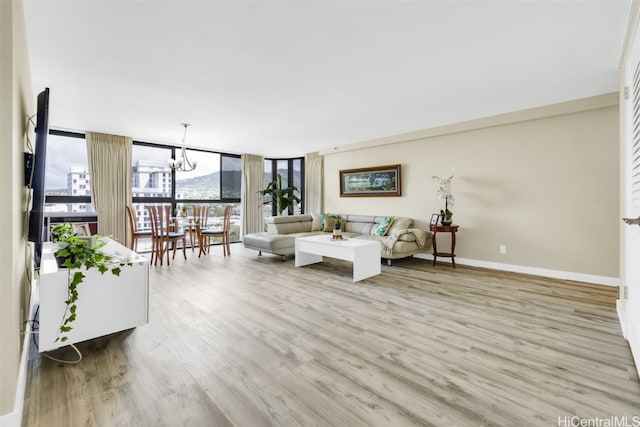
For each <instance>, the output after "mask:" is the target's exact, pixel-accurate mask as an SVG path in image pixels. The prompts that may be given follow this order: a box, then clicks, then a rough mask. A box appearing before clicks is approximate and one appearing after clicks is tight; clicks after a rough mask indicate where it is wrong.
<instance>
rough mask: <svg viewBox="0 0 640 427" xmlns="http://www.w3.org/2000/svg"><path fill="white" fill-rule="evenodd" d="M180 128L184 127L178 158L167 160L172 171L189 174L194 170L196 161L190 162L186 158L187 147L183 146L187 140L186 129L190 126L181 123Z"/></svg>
mask: <svg viewBox="0 0 640 427" xmlns="http://www.w3.org/2000/svg"><path fill="white" fill-rule="evenodd" d="M180 126H184V135H182V149H181V151H180V157H177V158H175V159H169V167H170V168H171V170H173V171H179V172H191V171H192V170H194V169H195V168H196V164H197V163H198V162H197V161H195V160H194V161H190V160H189V159H188V158H187V146H186V145H185V143H186V140H187V128H188V127H189V126H191V125H190V124H189V123H181V124H180Z"/></svg>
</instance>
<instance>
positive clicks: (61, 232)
mask: <svg viewBox="0 0 640 427" xmlns="http://www.w3.org/2000/svg"><path fill="white" fill-rule="evenodd" d="M94 237H96V243H95V244H94V245H89V241H88V240H87V239H82V238H80V237H79V236H78V235H77V234H76V233H74V232H73V228H72V227H71V224H69V223H64V224H56V225H55V226H53V227H52V228H51V240H52V241H53V242H60V243H67V246H66V247H64V248H62V249H60V250H58V251H57V252H56V253H55V256H56V258H57V259H58V260H59V262H61V263H60V264H59V265H60V267H65V268H67V269H68V270H67V274H68V277H67V299H66V300H65V302H64V303H65V304H66V308H65V312H64V315H63V316H62V321H61V324H60V328H59V329H58V336H57V338H56V342H58V341H60V342H65V341H66V340H67V339H68V337H67V336H66V334H67V333H68V332H69V331H71V330H72V329H73V327H72V326H71V324H72V323H73V322H74V321H75V320H76V309H77V302H78V285H80V284H81V283H82V282H83V281H84V278H85V275H84V273H83V269H82V267H84V269H85V270H90V269H92V268H96V269H97V270H98V271H99V272H100V274H104V273H106V272H107V271H109V270H110V271H111V273H112V274H113V275H115V276H119V275H120V272H121V271H122V267H125V266H130V265H132V263H131V262H130V261H128V260H124V259H115V258H114V257H112V256H110V255H107V254H105V253H103V252H102V251H100V248H102V247H103V246H104V245H105V242H104V241H103V240H102V239H101V238H100V236H94Z"/></svg>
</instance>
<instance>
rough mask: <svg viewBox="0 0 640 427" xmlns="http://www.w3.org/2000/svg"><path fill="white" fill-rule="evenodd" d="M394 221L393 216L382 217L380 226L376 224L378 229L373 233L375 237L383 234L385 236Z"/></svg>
mask: <svg viewBox="0 0 640 427" xmlns="http://www.w3.org/2000/svg"><path fill="white" fill-rule="evenodd" d="M394 219H395V217H394V216H386V217H384V218H383V219H382V221H380V224H378V227H377V228H376V231H375V235H376V236H384V235H385V234H387V230H389V227H391V224H393V220H394Z"/></svg>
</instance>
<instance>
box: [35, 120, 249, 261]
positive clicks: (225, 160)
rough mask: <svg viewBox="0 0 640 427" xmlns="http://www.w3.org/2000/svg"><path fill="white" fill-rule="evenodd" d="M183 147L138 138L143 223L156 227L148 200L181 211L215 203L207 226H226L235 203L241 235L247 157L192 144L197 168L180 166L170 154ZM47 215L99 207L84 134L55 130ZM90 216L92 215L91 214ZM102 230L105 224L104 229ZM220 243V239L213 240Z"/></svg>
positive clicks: (137, 195)
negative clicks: (226, 217) (172, 164)
mask: <svg viewBox="0 0 640 427" xmlns="http://www.w3.org/2000/svg"><path fill="white" fill-rule="evenodd" d="M178 152H179V149H178V148H177V147H169V146H166V145H159V144H152V143H143V142H137V141H134V143H133V147H132V164H131V168H132V182H131V187H132V194H133V207H134V210H135V213H136V217H137V226H138V228H140V229H148V228H150V225H151V224H150V223H149V217H148V213H147V210H146V209H145V206H146V205H152V204H168V205H171V209H172V210H173V211H174V212H175V213H177V212H178V211H181V210H182V209H183V208H186V209H187V211H190V210H192V209H191V208H192V207H193V206H194V205H206V206H209V218H208V224H207V226H209V227H211V228H216V227H221V226H222V215H223V211H224V207H225V206H227V205H231V206H232V214H231V233H230V234H231V241H238V240H239V239H240V224H241V218H240V197H241V195H240V191H241V178H242V161H241V158H240V156H239V155H233V154H226V153H217V152H212V151H205V150H194V149H191V150H187V157H188V158H189V159H190V160H196V161H197V167H196V169H195V170H194V171H191V172H179V171H178V172H174V171H172V170H171V168H169V163H168V160H169V159H170V158H172V157H174V158H175V156H176V154H178ZM45 193H46V194H45V204H46V211H47V213H46V215H48V216H51V217H54V216H55V217H57V218H60V219H59V220H60V221H68V220H69V218H72V217H73V218H80V219H81V220H86V219H87V218H93V219H92V220H93V221H95V218H96V213H95V209H94V207H93V204H92V203H91V175H90V173H89V161H88V157H87V145H86V141H85V137H84V134H82V133H71V132H62V131H56V130H51V131H50V137H49V139H48V141H47V162H46V167H45ZM85 217H86V218H85ZM98 233H99V230H98ZM213 243H216V240H215V239H214V240H213ZM138 250H139V251H141V252H143V251H146V250H150V242H144V241H143V240H142V241H140V242H139V243H138Z"/></svg>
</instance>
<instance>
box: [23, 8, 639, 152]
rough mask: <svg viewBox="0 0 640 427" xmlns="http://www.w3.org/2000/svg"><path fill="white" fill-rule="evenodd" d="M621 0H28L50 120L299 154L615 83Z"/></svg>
mask: <svg viewBox="0 0 640 427" xmlns="http://www.w3.org/2000/svg"><path fill="white" fill-rule="evenodd" d="M629 5H630V0H601V1H586V0H584V1H580V0H578V1H576V0H571V1H555V0H554V1H551V0H548V1H540V0H535V1H482V0H474V1H451V0H448V1H355V0H354V1H269V0H263V1H183V0H181V1H178V0H176V1H151V0H146V1H116V0H109V1H97V0H94V1H82V0H75V1H57V0H48V1H34V0H26V1H25V6H24V7H25V18H26V23H27V38H28V43H29V57H30V62H31V69H32V80H33V87H34V91H35V92H39V91H40V90H42V89H43V88H44V87H50V89H51V110H50V111H51V112H50V123H51V126H52V127H54V128H58V129H68V130H78V131H85V130H91V131H98V132H105V133H112V134H120V135H127V136H132V137H133V138H134V139H136V140H141V141H152V142H160V143H168V144H174V145H177V144H179V143H180V141H181V138H182V128H181V127H180V123H182V122H188V123H191V124H192V127H191V128H190V129H189V135H188V137H187V145H189V146H193V147H206V148H211V149H214V150H219V151H224V152H231V153H253V154H261V155H266V156H269V157H293V156H300V155H304V154H305V153H308V152H312V151H317V150H321V149H326V148H330V147H336V146H341V145H346V144H351V143H356V142H361V141H366V140H370V139H374V138H379V137H384V136H389V135H394V134H398V133H404V132H410V131H416V130H421V129H427V128H430V127H434V126H439V125H443V124H447V123H455V122H460V121H465V120H471V119H476V118H481V117H487V116H491V115H495V114H501V113H505V112H509V111H515V110H521V109H525V108H531V107H536V106H541V105H546V104H552V103H557V102H562V101H567V100H572V99H578V98H583V97H588V96H593V95H599V94H603V93H609V92H613V91H616V90H617V85H618V73H617V70H616V68H617V67H618V65H619V56H620V51H621V48H622V43H623V40H624V36H625V30H626V25H627V17H628V14H629Z"/></svg>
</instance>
